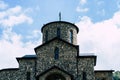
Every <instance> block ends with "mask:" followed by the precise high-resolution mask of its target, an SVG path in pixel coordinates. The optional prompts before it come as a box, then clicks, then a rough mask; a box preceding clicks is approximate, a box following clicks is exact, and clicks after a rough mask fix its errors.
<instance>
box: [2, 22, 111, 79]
mask: <svg viewBox="0 0 120 80" xmlns="http://www.w3.org/2000/svg"><path fill="white" fill-rule="evenodd" d="M41 32H42V34H43V39H42V40H43V41H42V44H41V45H39V46H37V47H36V48H34V50H35V53H36V54H35V55H25V56H23V57H17V58H16V59H17V61H18V63H19V68H9V69H2V70H0V80H112V72H113V70H94V66H95V65H96V59H97V56H95V55H81V54H80V51H79V45H77V33H78V32H79V29H78V27H77V26H76V25H74V24H72V23H70V22H66V21H54V22H50V23H47V24H45V25H44V26H43V27H42V29H41Z"/></svg>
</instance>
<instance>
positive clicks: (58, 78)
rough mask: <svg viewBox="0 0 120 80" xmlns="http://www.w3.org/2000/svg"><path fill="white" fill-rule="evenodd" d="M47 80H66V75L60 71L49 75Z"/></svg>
mask: <svg viewBox="0 0 120 80" xmlns="http://www.w3.org/2000/svg"><path fill="white" fill-rule="evenodd" d="M45 80H66V79H65V77H64V76H63V75H61V74H59V73H52V74H50V75H48V76H47V77H46V78H45Z"/></svg>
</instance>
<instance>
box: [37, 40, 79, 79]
mask: <svg viewBox="0 0 120 80" xmlns="http://www.w3.org/2000/svg"><path fill="white" fill-rule="evenodd" d="M55 47H58V48H59V59H58V60H55V59H54V50H55ZM36 54H37V59H38V60H37V75H39V74H41V73H42V72H44V71H46V70H47V69H49V68H51V67H52V66H54V65H55V66H58V67H59V68H61V69H63V70H65V71H67V72H69V73H70V74H72V75H74V77H76V75H77V67H76V65H77V63H76V56H77V49H76V48H75V47H73V46H71V45H69V44H67V43H65V42H62V41H59V40H54V41H52V42H50V43H47V44H46V45H44V46H42V47H40V48H38V49H37V50H36Z"/></svg>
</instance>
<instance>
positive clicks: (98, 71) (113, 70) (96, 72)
mask: <svg viewBox="0 0 120 80" xmlns="http://www.w3.org/2000/svg"><path fill="white" fill-rule="evenodd" d="M94 72H95V73H97V72H114V70H95V71H94Z"/></svg>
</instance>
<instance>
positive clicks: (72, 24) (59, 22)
mask: <svg viewBox="0 0 120 80" xmlns="http://www.w3.org/2000/svg"><path fill="white" fill-rule="evenodd" d="M53 23H66V24H70V25H73V26H74V27H75V28H76V30H77V33H78V32H79V29H78V27H77V26H76V25H75V24H73V23H70V22H66V21H54V22H49V23H47V24H45V25H44V26H43V27H42V29H41V32H43V28H44V27H45V26H47V25H50V24H53Z"/></svg>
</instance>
